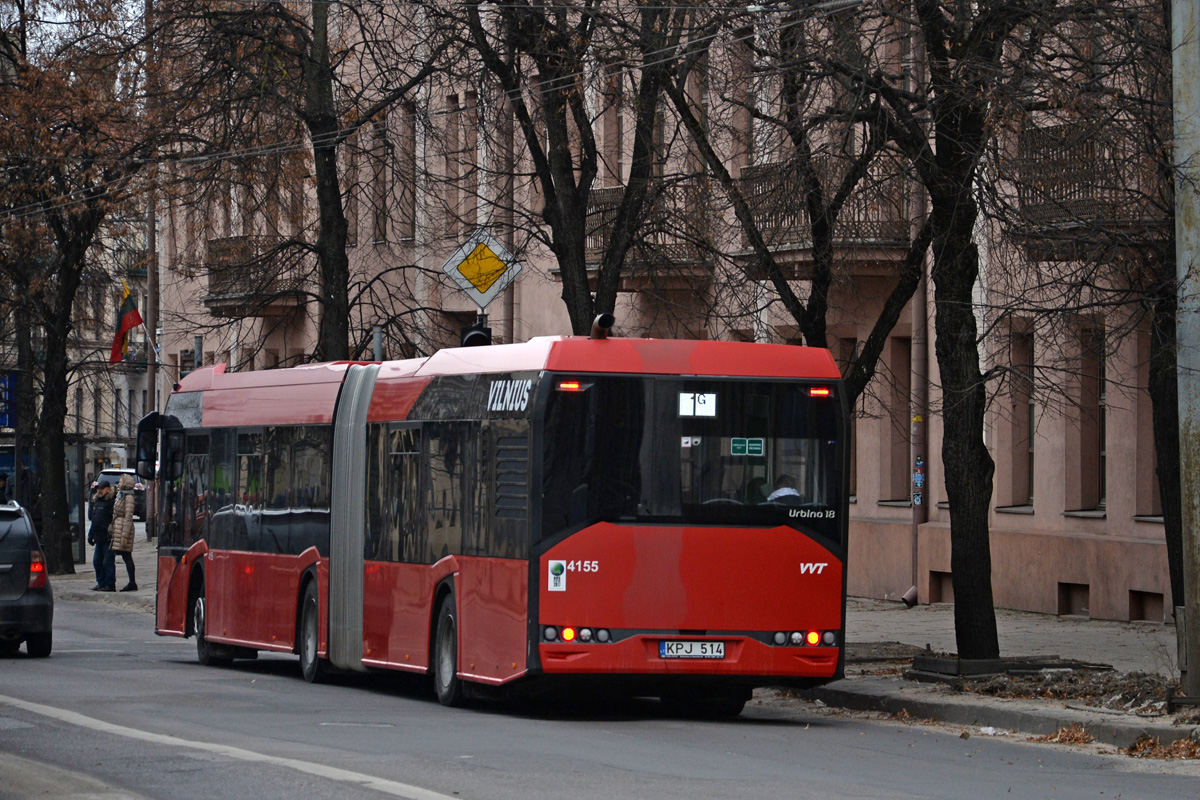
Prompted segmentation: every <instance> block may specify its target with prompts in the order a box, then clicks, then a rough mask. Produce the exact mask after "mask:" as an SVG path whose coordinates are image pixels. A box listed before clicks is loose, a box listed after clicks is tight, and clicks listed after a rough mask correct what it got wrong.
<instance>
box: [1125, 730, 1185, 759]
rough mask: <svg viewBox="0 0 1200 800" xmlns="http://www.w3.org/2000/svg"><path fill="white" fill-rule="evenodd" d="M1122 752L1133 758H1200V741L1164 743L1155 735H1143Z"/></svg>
mask: <svg viewBox="0 0 1200 800" xmlns="http://www.w3.org/2000/svg"><path fill="white" fill-rule="evenodd" d="M1121 752H1122V753H1124V754H1125V755H1127V756H1132V757H1133V758H1160V759H1165V760H1169V761H1175V760H1182V759H1194V758H1200V742H1197V741H1196V740H1195V739H1177V740H1175V741H1174V742H1171V743H1170V744H1168V745H1164V744H1162V743H1161V742H1160V741H1159V740H1158V739H1157V738H1155V737H1151V736H1145V735H1143V736H1141V737H1139V738H1138V740H1137V741H1136V742H1134V743H1133V744H1131V745H1129V747H1126V748H1125V749H1124V750H1122V751H1121Z"/></svg>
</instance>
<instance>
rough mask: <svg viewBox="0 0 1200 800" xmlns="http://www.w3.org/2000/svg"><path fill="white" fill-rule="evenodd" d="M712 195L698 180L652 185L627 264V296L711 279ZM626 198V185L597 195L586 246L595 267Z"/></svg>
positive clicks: (593, 198)
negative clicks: (710, 219) (646, 289)
mask: <svg viewBox="0 0 1200 800" xmlns="http://www.w3.org/2000/svg"><path fill="white" fill-rule="evenodd" d="M708 191H709V190H708V183H707V182H706V181H702V180H695V179H685V180H678V181H670V180H661V179H660V180H656V181H654V183H653V184H651V187H650V190H649V192H648V194H647V197H646V204H645V207H644V208H643V210H642V218H641V220H640V221H639V222H638V224H637V234H636V235H635V237H634V240H633V243H632V245H631V247H630V249H629V253H628V254H627V256H626V259H625V269H624V271H623V274H622V277H621V290H622V291H637V290H639V289H642V288H645V287H647V286H650V285H653V286H656V287H660V288H672V287H682V286H685V285H694V284H695V281H696V279H697V278H700V279H706V278H707V277H708V276H709V274H710V272H711V270H710V269H709V256H708V252H709V246H708V235H707V234H708V213H709V195H708ZM624 193H625V187H623V186H615V187H608V188H603V189H593V190H592V193H591V198H590V200H589V203H588V214H587V238H586V241H585V245H584V247H585V257H586V258H587V262H588V264H589V265H599V263H600V260H601V259H602V258H603V256H604V250H605V248H606V247H608V242H609V239H610V238H611V236H612V231H613V225H614V224H615V222H616V218H617V208H618V206H619V205H620V203H621V197H622V196H623V195H624Z"/></svg>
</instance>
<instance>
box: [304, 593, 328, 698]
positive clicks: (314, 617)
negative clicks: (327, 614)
mask: <svg viewBox="0 0 1200 800" xmlns="http://www.w3.org/2000/svg"><path fill="white" fill-rule="evenodd" d="M319 610H320V608H319V606H318V605H317V584H316V583H315V582H309V584H308V586H307V587H305V589H304V602H303V603H301V604H300V647H299V650H300V672H301V673H302V674H303V675H304V680H306V681H308V682H309V683H321V682H322V681H324V680H325V678H326V677H327V675H328V669H327V668H326V666H325V663H324V662H323V661H322V660H321V657H320V656H319V655H317V653H318V651H319V648H320V645H321V642H320V636H321V618H320V614H319V613H318V612H319Z"/></svg>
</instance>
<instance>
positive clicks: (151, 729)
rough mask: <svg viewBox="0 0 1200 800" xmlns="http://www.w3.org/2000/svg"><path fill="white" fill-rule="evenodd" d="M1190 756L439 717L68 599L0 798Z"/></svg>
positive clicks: (1162, 784) (776, 702)
mask: <svg viewBox="0 0 1200 800" xmlns="http://www.w3.org/2000/svg"><path fill="white" fill-rule="evenodd" d="M1198 776H1200V772H1197V770H1196V768H1195V765H1192V766H1186V765H1179V764H1177V763H1175V764H1173V763H1164V762H1143V761H1135V760H1132V759H1128V758H1124V757H1118V756H1103V755H1096V754H1094V753H1093V752H1091V751H1079V750H1075V749H1072V748H1068V747H1062V746H1053V745H1040V744H1031V743H1027V742H1022V741H1012V740H1011V739H1007V738H999V737H995V738H992V737H984V736H979V735H975V736H971V737H970V738H969V739H963V738H960V737H959V735H958V731H957V730H950V729H944V728H936V727H929V726H916V725H910V724H905V723H903V722H900V721H896V720H890V719H871V718H867V717H863V716H855V715H845V714H840V713H831V712H829V711H828V710H825V709H821V708H819V707H814V706H811V705H808V704H805V703H801V702H798V701H792V700H787V699H782V698H780V697H778V696H776V695H774V694H771V693H768V694H766V695H764V696H762V697H759V698H756V700H755V701H752V702H751V704H750V705H749V706H748V707H747V710H746V712H745V713H744V714H743V715H742V717H740V718H739V719H737V720H734V721H731V722H719V723H714V722H700V721H693V720H683V719H673V718H670V717H667V716H665V715H663V713H662V712H661V711H660V709H659V707H658V705H657V703H655V702H652V701H634V702H632V703H628V704H625V705H621V706H616V707H614V706H612V705H605V704H597V703H595V702H590V703H589V702H588V699H587V698H571V697H567V698H561V699H560V700H559V701H558V702H556V703H554V704H546V703H542V704H539V705H530V704H526V705H521V706H509V705H495V704H493V705H484V706H482V707H477V708H472V709H447V708H443V707H441V706H439V705H438V704H437V703H436V702H435V701H433V700H432V699H431V698H430V696H429V695H428V693H427V691H426V690H425V688H424V686H423V685H421V684H420V683H419V682H416V681H412V680H401V679H397V678H396V677H394V676H371V677H368V678H365V679H353V680H345V681H342V682H339V683H335V684H332V685H317V686H312V685H308V684H306V683H304V682H303V680H302V679H301V678H300V673H299V668H298V666H297V662H296V659H295V658H286V657H283V656H273V655H269V656H264V657H263V658H261V659H260V660H258V661H254V662H236V664H235V666H234V667H232V668H224V669H222V668H203V667H200V666H198V665H197V664H196V662H195V654H194V648H193V643H192V641H191V640H182V639H173V638H159V637H156V636H154V634H153V632H152V621H151V618H150V616H149V615H148V614H147V613H145V612H140V611H131V610H127V609H124V608H120V607H114V606H111V605H107V604H103V603H90V602H79V601H62V602H60V603H59V605H58V609H57V614H56V634H55V643H54V654H53V655H52V656H51V657H50V658H49V659H45V660H37V659H30V658H28V657H26V656H25V654H24V651H22V652H21V654H20V655H18V656H16V657H14V658H10V659H2V660H0V798H25V797H54V798H103V799H104V800H110V799H112V800H115V799H116V798H140V797H150V798H205V800H212V799H217V798H239V800H244V798H254V800H271V799H272V798H288V799H289V800H294V798H298V797H299V798H304V797H334V796H336V797H339V798H360V797H362V798H377V797H384V796H392V797H406V798H414V800H444V799H445V798H480V799H483V798H495V799H497V800H506V799H508V798H512V799H513V800H517V798H520V800H537V799H538V798H614V799H620V798H680V800H697V798H721V800H726V799H727V798H779V797H789V798H843V797H844V798H912V797H922V798H926V797H928V798H962V797H971V798H988V797H1004V798H1041V797H1045V798H1118V797H1120V798H1185V797H1186V798H1192V797H1196V796H1197V788H1196V787H1197V786H1200V780H1198Z"/></svg>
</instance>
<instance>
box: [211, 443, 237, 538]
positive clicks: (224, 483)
mask: <svg viewBox="0 0 1200 800" xmlns="http://www.w3.org/2000/svg"><path fill="white" fill-rule="evenodd" d="M235 437H236V433H235V432H234V430H233V429H232V428H217V429H215V430H213V432H212V441H211V443H210V445H209V446H210V449H211V451H212V455H211V468H212V478H211V479H210V480H209V486H208V495H209V500H208V514H209V517H208V520H209V521H208V543H209V546H210V547H216V548H225V547H229V546H230V535H229V532H230V530H231V528H232V525H233V520H232V517H233V512H234V509H233V505H232V503H233V499H232V497H233V483H234V448H235V447H236V444H237V439H236V438H235Z"/></svg>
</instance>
